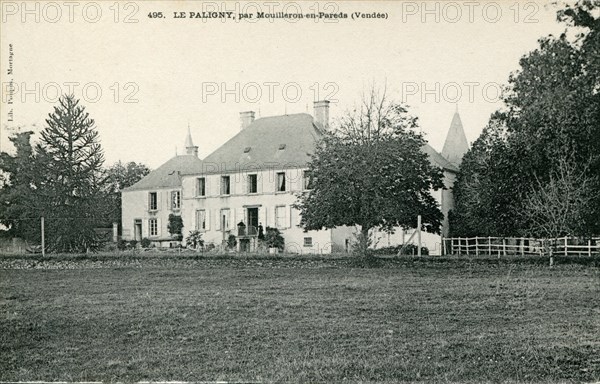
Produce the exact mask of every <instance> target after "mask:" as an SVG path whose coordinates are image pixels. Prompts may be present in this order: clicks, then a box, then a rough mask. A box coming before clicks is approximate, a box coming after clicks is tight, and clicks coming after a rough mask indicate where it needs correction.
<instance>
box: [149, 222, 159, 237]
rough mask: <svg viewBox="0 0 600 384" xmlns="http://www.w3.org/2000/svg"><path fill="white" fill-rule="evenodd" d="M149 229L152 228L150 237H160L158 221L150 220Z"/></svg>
mask: <svg viewBox="0 0 600 384" xmlns="http://www.w3.org/2000/svg"><path fill="white" fill-rule="evenodd" d="M148 227H149V228H150V236H158V220H156V219H150V220H149V223H148Z"/></svg>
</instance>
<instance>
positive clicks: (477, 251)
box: [475, 236, 479, 256]
mask: <svg viewBox="0 0 600 384" xmlns="http://www.w3.org/2000/svg"><path fill="white" fill-rule="evenodd" d="M475 256H479V237H477V236H475Z"/></svg>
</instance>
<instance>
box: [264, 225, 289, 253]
mask: <svg viewBox="0 0 600 384" xmlns="http://www.w3.org/2000/svg"><path fill="white" fill-rule="evenodd" d="M264 241H265V244H266V245H267V248H278V249H279V250H280V251H283V248H284V246H285V240H284V238H283V236H281V232H280V231H279V229H277V228H271V227H267V228H266V230H265V240H264Z"/></svg>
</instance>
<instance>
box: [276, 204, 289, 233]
mask: <svg viewBox="0 0 600 384" xmlns="http://www.w3.org/2000/svg"><path fill="white" fill-rule="evenodd" d="M286 224H287V223H286V214H285V205H278V206H276V207H275V226H276V227H277V228H286V227H287V225H286Z"/></svg>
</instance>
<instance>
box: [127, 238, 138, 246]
mask: <svg viewBox="0 0 600 384" xmlns="http://www.w3.org/2000/svg"><path fill="white" fill-rule="evenodd" d="M137 243H138V242H137V240H130V241H129V247H130V248H135V247H137Z"/></svg>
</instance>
